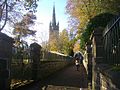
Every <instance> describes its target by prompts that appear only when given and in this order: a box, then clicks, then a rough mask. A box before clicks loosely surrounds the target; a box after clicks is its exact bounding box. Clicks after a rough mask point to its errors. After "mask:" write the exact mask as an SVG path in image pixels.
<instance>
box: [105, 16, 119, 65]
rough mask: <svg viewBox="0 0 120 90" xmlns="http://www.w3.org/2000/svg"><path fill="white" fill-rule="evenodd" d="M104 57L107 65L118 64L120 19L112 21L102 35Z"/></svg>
mask: <svg viewBox="0 0 120 90" xmlns="http://www.w3.org/2000/svg"><path fill="white" fill-rule="evenodd" d="M103 45H104V53H105V54H104V55H105V56H104V57H105V62H106V63H109V64H120V17H116V18H115V19H113V20H112V21H111V22H110V23H109V24H108V25H107V27H106V29H105V31H104V33H103Z"/></svg>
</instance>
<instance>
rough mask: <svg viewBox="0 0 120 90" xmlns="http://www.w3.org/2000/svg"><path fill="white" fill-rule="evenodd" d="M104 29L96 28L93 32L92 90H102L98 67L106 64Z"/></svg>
mask: <svg viewBox="0 0 120 90" xmlns="http://www.w3.org/2000/svg"><path fill="white" fill-rule="evenodd" d="M103 30H104V29H103V28H102V27H99V28H96V29H95V30H94V32H93V35H92V38H91V41H92V90H100V72H99V68H98V65H99V64H102V63H104V58H103V55H104V51H103V40H102V33H103Z"/></svg>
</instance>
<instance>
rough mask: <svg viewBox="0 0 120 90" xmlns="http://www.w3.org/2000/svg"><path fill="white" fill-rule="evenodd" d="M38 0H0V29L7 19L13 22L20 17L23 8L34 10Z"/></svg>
mask: <svg viewBox="0 0 120 90" xmlns="http://www.w3.org/2000/svg"><path fill="white" fill-rule="evenodd" d="M37 1H38V0H0V31H2V30H3V28H4V27H5V25H6V23H7V21H10V22H14V21H16V20H17V19H18V18H16V17H21V16H22V13H21V12H23V11H24V10H32V11H34V12H35V11H36V10H35V9H36V7H37Z"/></svg>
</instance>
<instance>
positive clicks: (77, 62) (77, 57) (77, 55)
mask: <svg viewBox="0 0 120 90" xmlns="http://www.w3.org/2000/svg"><path fill="white" fill-rule="evenodd" d="M74 60H75V65H76V68H77V71H78V70H79V67H80V64H83V55H82V54H81V52H76V53H75V54H74Z"/></svg>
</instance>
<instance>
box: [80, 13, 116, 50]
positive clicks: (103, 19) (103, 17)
mask: <svg viewBox="0 0 120 90" xmlns="http://www.w3.org/2000/svg"><path fill="white" fill-rule="evenodd" d="M113 17H115V15H113V14H109V13H103V14H100V15H97V16H95V17H94V18H92V19H91V20H90V21H89V22H88V24H87V26H86V29H85V31H84V32H83V33H82V35H81V37H80V40H81V45H80V46H81V48H82V49H85V47H84V46H85V43H86V42H87V41H89V38H90V35H91V33H92V32H93V30H95V28H97V27H103V28H105V27H106V25H107V24H108V22H109V21H110V20H111V19H112V18H113Z"/></svg>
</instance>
